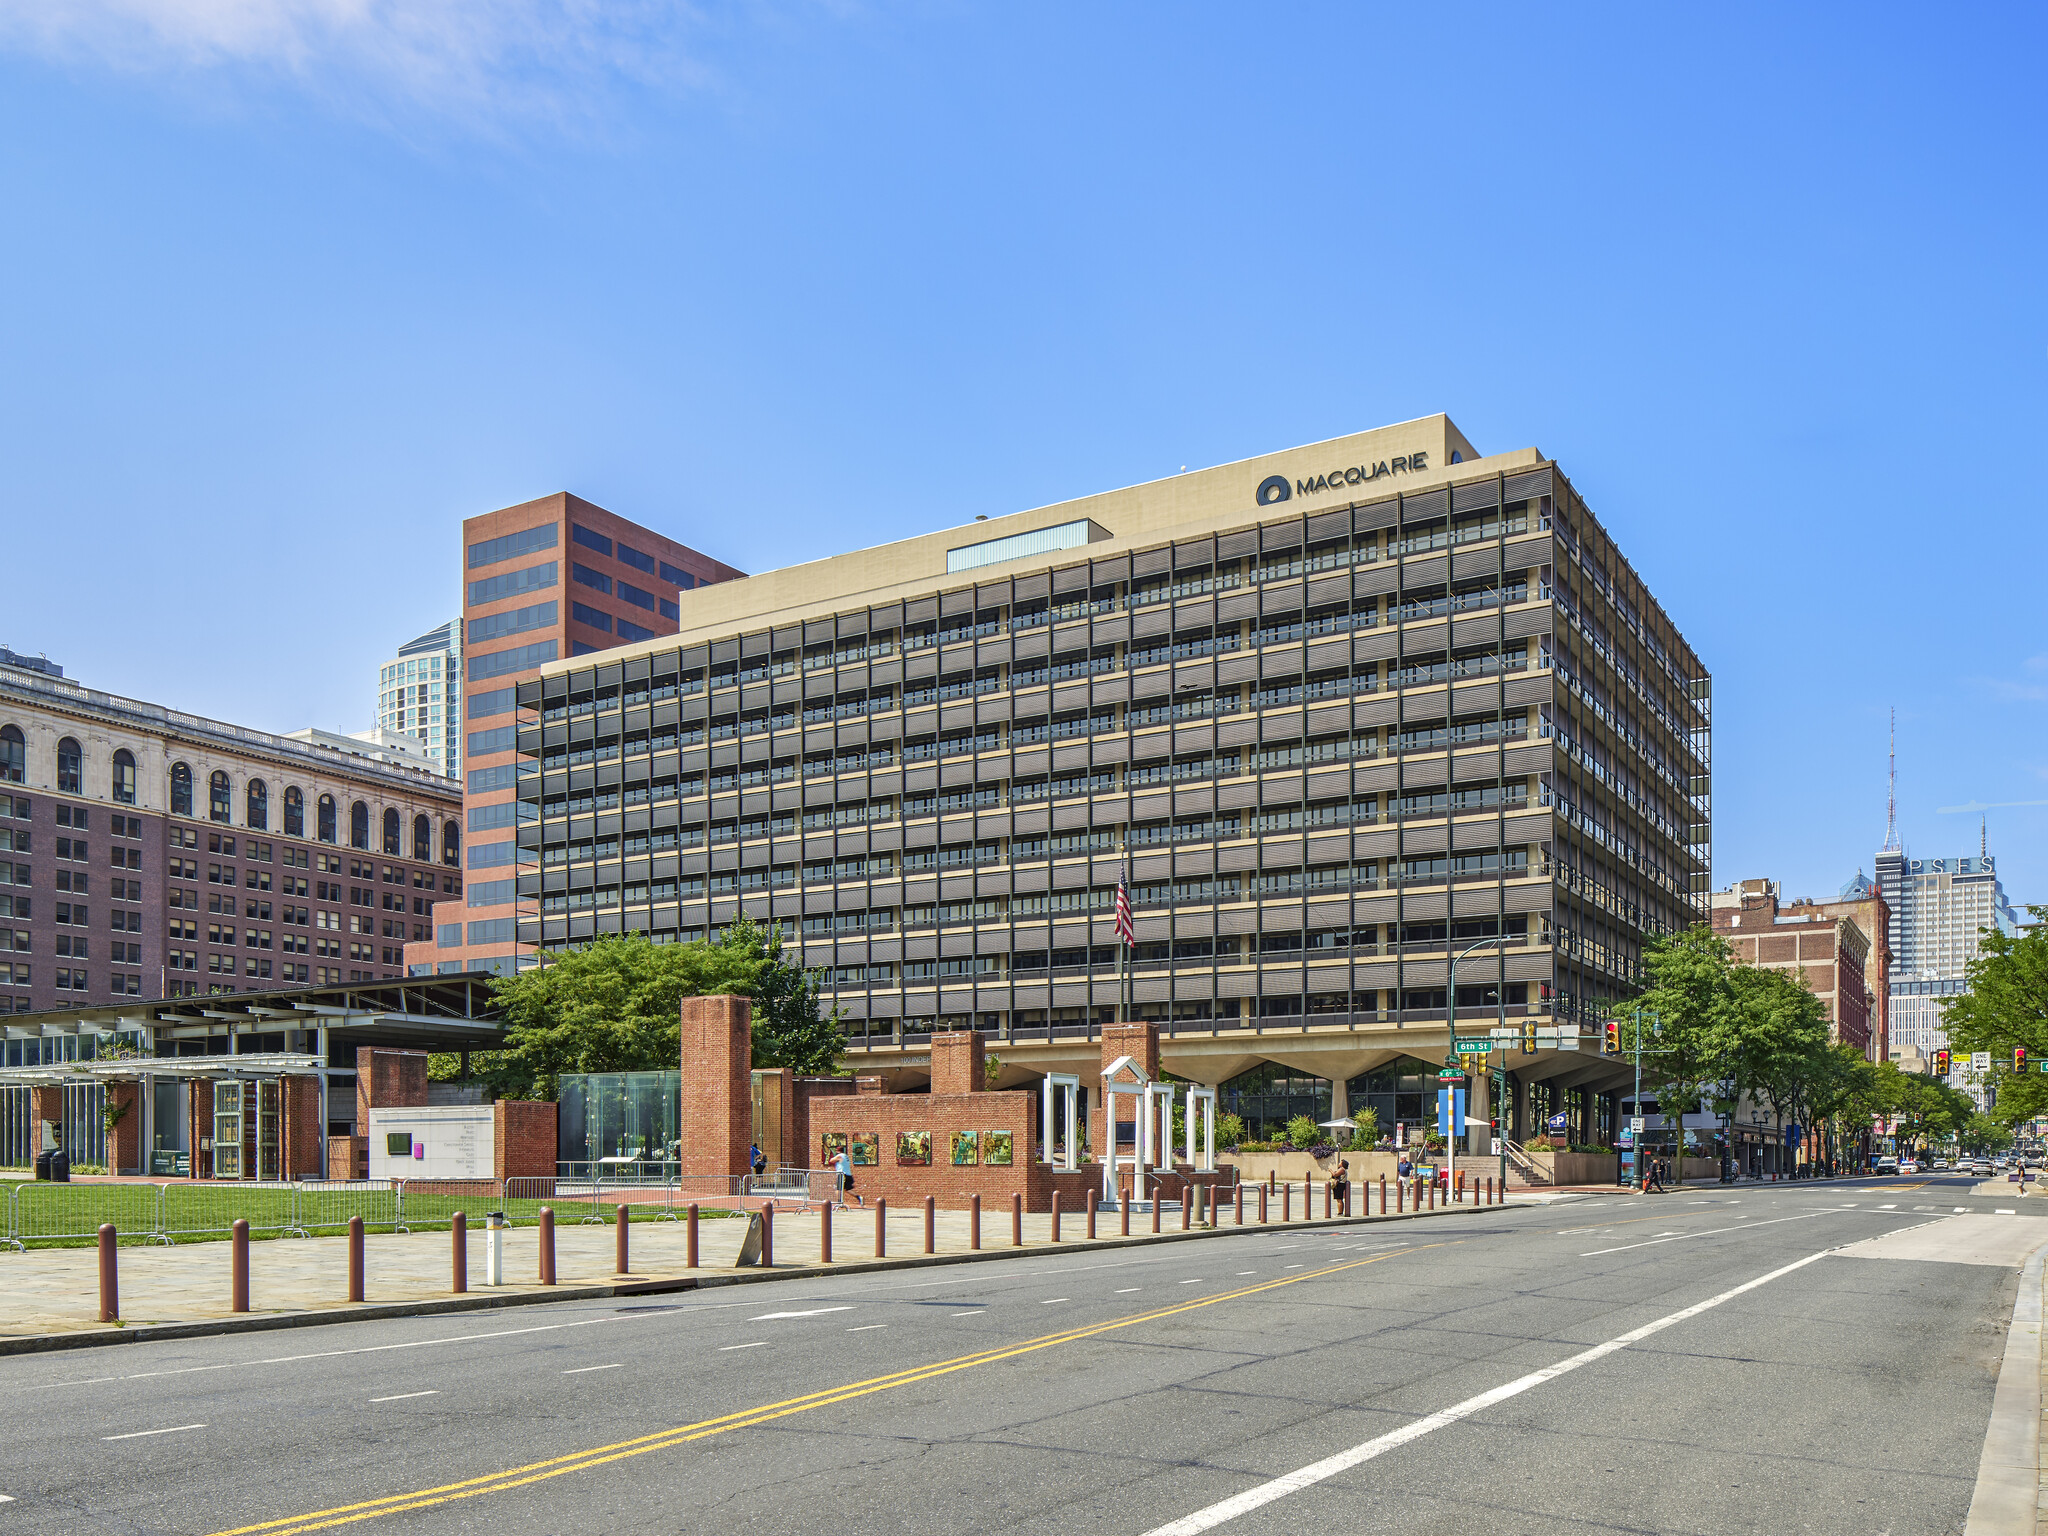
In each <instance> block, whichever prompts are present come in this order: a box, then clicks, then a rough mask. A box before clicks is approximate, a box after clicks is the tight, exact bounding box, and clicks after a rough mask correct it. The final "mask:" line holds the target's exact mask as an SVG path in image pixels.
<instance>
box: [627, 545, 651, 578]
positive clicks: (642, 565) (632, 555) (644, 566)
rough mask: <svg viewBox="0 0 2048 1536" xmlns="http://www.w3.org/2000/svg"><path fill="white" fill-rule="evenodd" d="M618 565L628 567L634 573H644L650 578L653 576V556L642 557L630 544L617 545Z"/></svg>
mask: <svg viewBox="0 0 2048 1536" xmlns="http://www.w3.org/2000/svg"><path fill="white" fill-rule="evenodd" d="M619 563H620V564H621V565H630V566H632V567H633V569H634V570H636V571H645V572H646V573H647V574H648V575H650V576H652V575H653V574H654V556H652V555H643V554H641V553H640V551H639V550H637V549H635V548H633V546H632V545H630V544H624V543H622V544H620V545H619Z"/></svg>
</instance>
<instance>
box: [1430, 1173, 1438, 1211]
mask: <svg viewBox="0 0 2048 1536" xmlns="http://www.w3.org/2000/svg"><path fill="white" fill-rule="evenodd" d="M1436 1187H1437V1181H1436V1179H1435V1178H1434V1177H1432V1178H1431V1179H1430V1181H1429V1208H1430V1209H1431V1210H1432V1211H1433V1210H1435V1209H1436Z"/></svg>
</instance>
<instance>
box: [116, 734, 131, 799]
mask: <svg viewBox="0 0 2048 1536" xmlns="http://www.w3.org/2000/svg"><path fill="white" fill-rule="evenodd" d="M113 793H114V803H115V804H116V805H133V804H134V803H135V754H134V753H133V752H130V751H129V750H128V749H127V748H126V747H123V748H122V749H121V750H120V751H118V752H116V753H115V754H114V783H113Z"/></svg>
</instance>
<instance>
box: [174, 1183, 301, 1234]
mask: <svg viewBox="0 0 2048 1536" xmlns="http://www.w3.org/2000/svg"><path fill="white" fill-rule="evenodd" d="M162 1191H163V1201H162V1214H161V1216H160V1217H159V1218H158V1221H157V1231H158V1232H159V1233H161V1234H162V1236H163V1239H164V1241H165V1242H176V1241H178V1240H179V1239H181V1238H220V1237H225V1236H227V1235H228V1234H229V1233H231V1232H232V1231H233V1230H234V1225H235V1223H236V1222H237V1221H246V1222H247V1223H249V1231H250V1234H251V1235H252V1236H256V1235H261V1234H264V1233H271V1234H274V1235H276V1236H280V1237H282V1236H285V1235H286V1234H289V1233H293V1232H296V1231H299V1230H301V1229H300V1226H299V1221H298V1189H297V1187H296V1186H295V1185H291V1184H283V1183H266V1182H258V1181H255V1180H247V1181H241V1182H236V1183H220V1184H166V1185H163V1186H162Z"/></svg>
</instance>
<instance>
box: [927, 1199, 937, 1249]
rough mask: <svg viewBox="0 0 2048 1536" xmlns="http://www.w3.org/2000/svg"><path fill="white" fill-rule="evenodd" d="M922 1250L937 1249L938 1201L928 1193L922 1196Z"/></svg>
mask: <svg viewBox="0 0 2048 1536" xmlns="http://www.w3.org/2000/svg"><path fill="white" fill-rule="evenodd" d="M924 1251H925V1252H926V1253H937V1252H938V1251H939V1202H938V1201H937V1200H936V1199H934V1198H933V1197H932V1196H930V1195H926V1196H925V1197H924Z"/></svg>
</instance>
